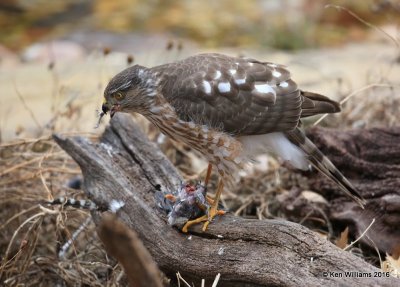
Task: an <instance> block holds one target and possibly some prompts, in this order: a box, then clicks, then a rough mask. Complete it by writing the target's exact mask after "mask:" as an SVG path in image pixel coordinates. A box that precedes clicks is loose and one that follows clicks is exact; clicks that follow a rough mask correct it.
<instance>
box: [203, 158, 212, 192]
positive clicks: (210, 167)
mask: <svg viewBox="0 0 400 287" xmlns="http://www.w3.org/2000/svg"><path fill="white" fill-rule="evenodd" d="M211 170H212V164H211V163H209V164H208V168H207V174H206V179H205V180H204V185H205V186H206V187H207V184H208V182H209V180H210V176H211Z"/></svg>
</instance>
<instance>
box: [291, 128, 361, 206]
mask: <svg viewBox="0 0 400 287" xmlns="http://www.w3.org/2000/svg"><path fill="white" fill-rule="evenodd" d="M285 134H286V136H287V137H288V139H289V140H290V141H291V142H292V143H293V144H295V145H296V146H298V147H299V148H300V149H301V150H302V151H303V152H304V153H305V154H306V156H307V159H308V160H309V161H310V163H311V164H312V165H313V166H314V167H315V168H316V169H317V170H319V171H320V172H321V173H323V174H324V175H325V176H327V177H328V178H330V179H331V180H333V181H334V182H335V183H336V184H338V185H339V186H340V188H341V189H342V190H343V191H344V192H345V193H346V194H347V195H348V196H350V197H351V198H352V199H353V200H354V201H356V202H357V203H358V204H359V205H360V206H361V208H364V204H365V200H364V199H363V198H362V197H361V195H360V194H359V193H358V191H357V190H356V189H355V188H354V187H353V185H352V184H351V183H350V182H349V181H348V180H347V179H346V178H345V177H344V175H343V174H342V173H341V172H340V171H339V170H338V169H337V168H336V167H335V166H334V164H333V163H332V162H331V161H330V160H329V159H328V158H327V157H326V156H324V154H323V153H322V152H321V151H320V150H319V149H318V148H317V147H316V146H315V145H314V144H313V143H312V142H311V140H309V139H308V138H307V137H306V135H305V134H304V133H303V132H302V131H301V130H300V129H298V128H296V129H295V130H293V131H290V132H286V133H285Z"/></svg>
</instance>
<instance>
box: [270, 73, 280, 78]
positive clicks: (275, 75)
mask: <svg viewBox="0 0 400 287" xmlns="http://www.w3.org/2000/svg"><path fill="white" fill-rule="evenodd" d="M272 76H274V77H276V78H279V77H280V76H282V74H281V73H280V72H278V71H273V72H272Z"/></svg>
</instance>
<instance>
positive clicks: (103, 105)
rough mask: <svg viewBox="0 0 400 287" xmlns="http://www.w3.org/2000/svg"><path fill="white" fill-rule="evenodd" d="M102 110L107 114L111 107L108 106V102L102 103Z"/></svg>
mask: <svg viewBox="0 0 400 287" xmlns="http://www.w3.org/2000/svg"><path fill="white" fill-rule="evenodd" d="M101 110H102V111H103V113H104V114H105V115H106V114H107V113H108V111H109V110H110V109H109V108H108V107H107V105H106V104H102V105H101Z"/></svg>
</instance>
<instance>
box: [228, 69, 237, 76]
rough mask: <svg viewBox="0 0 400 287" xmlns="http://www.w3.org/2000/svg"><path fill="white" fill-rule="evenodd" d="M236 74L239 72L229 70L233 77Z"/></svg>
mask: <svg viewBox="0 0 400 287" xmlns="http://www.w3.org/2000/svg"><path fill="white" fill-rule="evenodd" d="M236 72H237V71H236V70H235V69H230V70H229V73H231V75H232V76H233V75H234V74H236Z"/></svg>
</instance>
